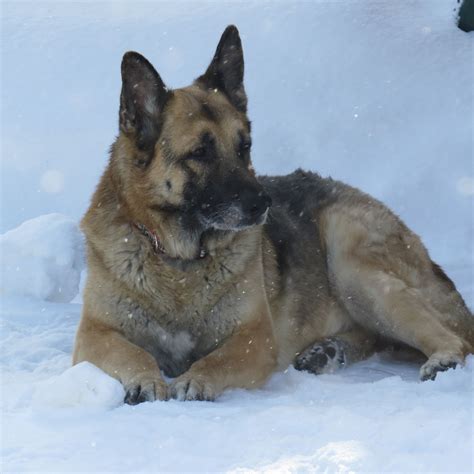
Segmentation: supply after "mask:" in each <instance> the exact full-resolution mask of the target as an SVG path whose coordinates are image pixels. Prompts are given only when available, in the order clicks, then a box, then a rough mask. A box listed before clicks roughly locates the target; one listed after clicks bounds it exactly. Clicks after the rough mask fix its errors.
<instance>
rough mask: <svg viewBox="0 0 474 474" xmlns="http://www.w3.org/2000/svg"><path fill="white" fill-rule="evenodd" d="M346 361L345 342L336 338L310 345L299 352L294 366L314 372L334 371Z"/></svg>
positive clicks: (297, 368)
mask: <svg viewBox="0 0 474 474" xmlns="http://www.w3.org/2000/svg"><path fill="white" fill-rule="evenodd" d="M345 363H346V357H345V354H344V347H343V344H342V343H341V342H340V341H338V340H336V339H326V340H324V341H321V342H318V343H316V344H313V345H312V346H309V347H308V348H307V349H305V350H304V351H303V352H302V353H301V354H299V355H298V356H297V357H296V359H295V361H294V366H295V369H296V370H305V371H307V372H311V373H313V374H325V373H330V372H334V371H335V370H337V369H339V368H340V367H343V366H344V365H345Z"/></svg>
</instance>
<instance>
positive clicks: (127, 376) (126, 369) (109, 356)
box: [73, 313, 167, 405]
mask: <svg viewBox="0 0 474 474" xmlns="http://www.w3.org/2000/svg"><path fill="white" fill-rule="evenodd" d="M82 361H87V362H91V363H92V364H94V365H96V366H97V367H99V368H100V369H102V370H103V371H104V372H106V373H108V374H109V375H110V376H112V377H114V378H116V379H117V380H119V381H120V382H121V383H122V384H123V386H124V389H125V392H126V395H125V400H124V401H125V403H128V404H130V405H136V404H137V403H141V402H145V401H150V402H152V401H154V400H164V399H166V398H167V386H166V383H165V381H164V380H163V378H162V376H161V373H160V369H159V368H158V364H157V362H156V360H155V359H154V357H153V356H152V355H151V354H149V353H148V352H146V351H145V350H143V349H142V348H141V347H138V346H136V345H135V344H132V343H131V342H130V341H128V340H127V339H125V337H124V336H122V334H120V333H119V332H117V331H116V330H115V329H113V328H109V327H107V326H106V325H103V324H101V323H99V322H97V321H94V320H93V319H92V318H89V317H88V315H87V313H86V314H84V316H83V319H82V321H81V324H80V326H79V330H78V333H77V336H76V345H75V348H74V356H73V364H78V363H79V362H82Z"/></svg>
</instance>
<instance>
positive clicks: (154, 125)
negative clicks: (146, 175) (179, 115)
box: [119, 51, 170, 150]
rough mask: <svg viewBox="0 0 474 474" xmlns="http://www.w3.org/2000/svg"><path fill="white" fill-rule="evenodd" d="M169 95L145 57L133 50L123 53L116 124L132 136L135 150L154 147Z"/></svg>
mask: <svg viewBox="0 0 474 474" xmlns="http://www.w3.org/2000/svg"><path fill="white" fill-rule="evenodd" d="M169 95H170V92H169V91H168V89H167V87H166V86H165V84H164V83H163V81H162V80H161V77H160V75H159V74H158V73H157V72H156V70H155V68H154V67H153V66H152V65H151V64H150V63H149V62H148V60H147V59H145V58H144V57H143V56H142V55H141V54H138V53H135V52H133V51H129V52H128V53H125V54H124V56H123V59H122V92H121V94H120V114H119V117H120V118H119V124H120V130H121V131H122V132H123V133H125V134H126V135H129V136H131V137H133V138H134V139H135V142H136V144H137V146H138V148H139V149H141V150H150V149H151V148H153V147H154V145H155V143H156V140H157V139H158V136H159V133H160V122H161V114H162V112H163V109H164V106H165V103H166V100H167V99H168V97H169Z"/></svg>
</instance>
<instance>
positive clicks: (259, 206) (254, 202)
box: [240, 191, 272, 218]
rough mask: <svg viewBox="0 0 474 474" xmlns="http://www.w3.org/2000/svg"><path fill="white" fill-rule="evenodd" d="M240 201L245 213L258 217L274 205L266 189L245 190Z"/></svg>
mask: <svg viewBox="0 0 474 474" xmlns="http://www.w3.org/2000/svg"><path fill="white" fill-rule="evenodd" d="M240 202H241V205H242V210H243V211H244V212H245V214H247V215H248V216H249V217H251V218H257V217H260V216H261V215H262V214H263V213H264V212H265V211H266V210H267V209H268V208H269V207H270V206H271V205H272V198H271V197H270V196H269V195H268V194H267V193H266V192H265V191H258V192H255V191H244V192H243V193H241V194H240Z"/></svg>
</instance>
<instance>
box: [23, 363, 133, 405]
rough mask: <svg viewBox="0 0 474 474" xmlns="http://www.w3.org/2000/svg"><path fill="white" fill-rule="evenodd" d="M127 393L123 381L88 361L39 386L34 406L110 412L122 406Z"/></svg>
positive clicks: (34, 397)
mask: <svg viewBox="0 0 474 474" xmlns="http://www.w3.org/2000/svg"><path fill="white" fill-rule="evenodd" d="M124 396H125V393H124V390H123V387H122V385H121V383H120V382H118V381H117V380H115V379H114V378H112V377H110V376H109V375H107V374H106V373H105V372H102V370H100V369H98V368H97V367H96V366H95V365H93V364H90V363H89V362H81V363H80V364H77V365H75V366H74V367H71V368H70V369H67V370H66V371H65V372H63V373H62V374H61V375H57V376H55V377H52V378H50V379H48V380H46V381H43V382H41V383H39V384H38V385H37V388H36V390H35V392H34V395H33V404H32V405H33V407H35V408H37V409H44V408H55V409H56V408H74V407H81V408H92V409H98V410H108V409H111V408H115V407H117V406H119V405H120V404H122V403H123V399H124Z"/></svg>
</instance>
